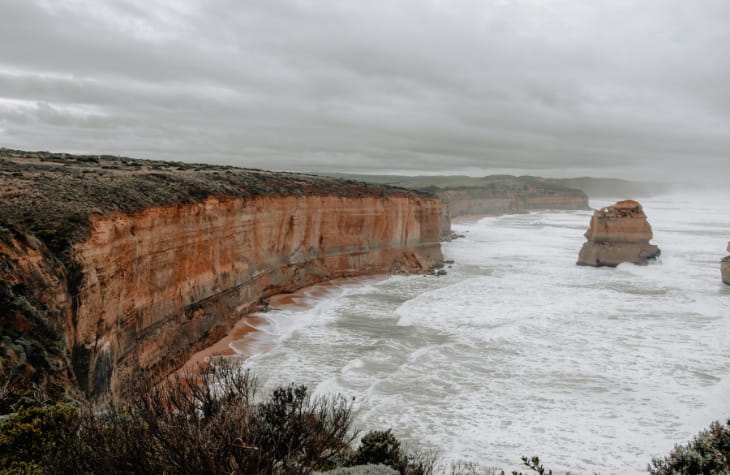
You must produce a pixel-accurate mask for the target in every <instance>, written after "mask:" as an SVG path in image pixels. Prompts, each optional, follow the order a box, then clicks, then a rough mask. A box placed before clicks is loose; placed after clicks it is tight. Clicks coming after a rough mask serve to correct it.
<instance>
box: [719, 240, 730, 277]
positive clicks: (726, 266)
mask: <svg viewBox="0 0 730 475" xmlns="http://www.w3.org/2000/svg"><path fill="white" fill-rule="evenodd" d="M727 251H728V252H730V242H729V243H727ZM720 271H721V272H722V281H723V282H725V283H726V284H727V285H730V256H727V257H726V258H724V259H723V260H722V261H721V262H720Z"/></svg>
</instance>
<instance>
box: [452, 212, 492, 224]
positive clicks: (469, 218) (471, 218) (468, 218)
mask: <svg viewBox="0 0 730 475" xmlns="http://www.w3.org/2000/svg"><path fill="white" fill-rule="evenodd" d="M497 216H503V215H501V214H464V215H461V216H457V217H455V218H451V223H452V224H466V223H473V222H475V221H479V220H480V219H482V218H496V217H497Z"/></svg>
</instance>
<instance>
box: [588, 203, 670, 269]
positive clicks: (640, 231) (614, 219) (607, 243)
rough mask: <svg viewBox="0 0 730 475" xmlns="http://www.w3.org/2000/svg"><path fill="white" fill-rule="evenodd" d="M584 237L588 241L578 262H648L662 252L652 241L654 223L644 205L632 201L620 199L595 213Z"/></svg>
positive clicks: (591, 263) (595, 263)
mask: <svg viewBox="0 0 730 475" xmlns="http://www.w3.org/2000/svg"><path fill="white" fill-rule="evenodd" d="M585 237H586V239H588V242H586V243H585V244H583V247H582V248H581V250H580V254H579V256H578V262H577V264H578V265H586V266H596V267H598V266H609V267H615V266H617V265H618V264H621V263H623V262H633V263H634V264H645V263H646V262H647V261H648V260H649V259H653V258H655V257H657V256H658V255H659V253H660V251H659V248H658V247H657V246H655V245H654V244H650V243H649V241H650V240H651V238H652V237H653V234H652V231H651V226H650V225H649V222H648V221H647V219H646V215H645V214H644V211H643V209H642V207H641V205H640V204H639V203H638V202H636V201H633V200H626V201H619V202H618V203H616V204H614V205H612V206H607V207H605V208H601V209H600V210H597V211H596V212H595V213H593V217H592V218H591V225H590V228H589V229H588V231H587V232H586V233H585Z"/></svg>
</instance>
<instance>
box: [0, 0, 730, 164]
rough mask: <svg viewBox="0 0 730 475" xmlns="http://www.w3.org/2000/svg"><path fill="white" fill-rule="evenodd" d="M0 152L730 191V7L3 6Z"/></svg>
mask: <svg viewBox="0 0 730 475" xmlns="http://www.w3.org/2000/svg"><path fill="white" fill-rule="evenodd" d="M0 146H6V147H12V148H22V149H29V150H52V151H65V152H88V153H113V154H123V155H128V156H134V157H139V158H152V159H174V160H181V161H193V162H213V163H223V164H233V165H239V166H247V167H256V168H268V169H277V170H313V171H318V170H319V171H322V170H332V171H366V172H380V173H382V172H394V171H405V172H411V173H415V172H436V171H442V172H448V173H453V172H466V173H470V174H485V173H491V172H493V171H501V170H517V171H520V170H525V171H526V172H530V173H533V174H543V175H576V174H585V173H588V172H591V174H593V175H603V176H623V177H627V176H633V177H635V178H642V179H647V178H658V179H667V177H669V176H670V175H671V174H672V173H676V175H677V176H682V177H687V176H693V177H697V176H701V175H702V174H704V173H706V174H707V175H708V176H714V177H715V178H717V177H718V176H723V177H728V178H730V153H728V151H729V150H730V1H728V0H694V1H689V0H631V1H628V0H554V1H548V0H367V1H365V0H175V1H157V0H128V1H115V0H106V1H102V0H0ZM723 173H724V175H723Z"/></svg>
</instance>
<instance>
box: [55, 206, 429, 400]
mask: <svg viewBox="0 0 730 475" xmlns="http://www.w3.org/2000/svg"><path fill="white" fill-rule="evenodd" d="M441 220H442V212H441V204H440V201H439V200H437V199H435V198H424V197H419V196H415V195H405V194H404V195H390V196H385V197H373V196H365V197H349V198H348V197H342V196H276V195H268V196H258V197H253V198H233V197H211V198H208V199H206V200H205V201H203V202H202V203H197V204H187V205H173V206H165V207H158V208H150V209H147V210H145V211H142V212H140V213H137V214H133V215H124V214H114V215H103V216H97V217H93V218H92V231H91V234H90V236H89V237H88V239H86V240H85V241H84V242H82V243H80V244H77V245H75V246H74V260H76V261H77V262H79V263H80V264H81V268H82V269H81V270H82V273H83V279H82V281H81V283H80V286H79V292H78V306H77V309H76V311H75V312H73V313H69V314H68V315H69V317H68V319H67V321H66V322H65V334H66V340H67V344H68V345H69V347H72V348H75V353H77V354H79V353H81V354H84V356H85V357H84V358H77V359H80V360H82V361H88V371H87V372H86V374H81V375H79V373H83V371H81V372H80V371H78V370H77V376H78V377H79V378H78V379H79V383H80V384H81V386H82V388H84V389H86V390H87V391H88V392H89V393H91V394H92V395H95V396H101V395H106V394H109V393H110V392H111V394H112V395H114V396H119V395H123V394H124V393H125V392H126V391H127V390H128V388H129V387H130V385H133V384H134V381H135V379H136V378H150V379H152V380H160V379H161V378H163V377H164V376H166V375H167V374H169V373H170V372H171V371H173V370H174V369H176V368H177V367H179V366H180V365H181V364H182V363H184V362H185V360H186V359H187V358H188V357H189V356H190V355H191V354H193V353H194V352H196V351H198V350H200V349H202V348H204V347H206V346H208V345H210V344H211V343H213V342H215V341H216V340H218V339H220V338H221V337H223V336H224V335H225V333H226V332H227V331H228V330H229V329H230V328H231V327H232V326H233V324H234V323H235V322H236V321H237V320H239V319H240V318H241V317H242V316H243V315H245V314H246V313H248V312H250V311H252V310H253V309H254V308H255V306H256V305H257V303H258V302H260V300H261V299H262V298H265V297H268V296H270V295H273V294H277V293H281V292H290V291H294V290H296V289H299V288H301V287H304V286H307V285H311V284H314V283H317V282H322V281H327V280H329V279H333V278H337V277H345V276H354V275H363V274H376V273H390V272H419V271H425V270H427V269H428V268H429V267H430V266H432V265H433V264H435V263H437V262H440V261H441V260H442V255H441V249H440V243H439V238H440V231H441Z"/></svg>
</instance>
